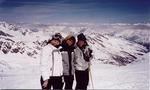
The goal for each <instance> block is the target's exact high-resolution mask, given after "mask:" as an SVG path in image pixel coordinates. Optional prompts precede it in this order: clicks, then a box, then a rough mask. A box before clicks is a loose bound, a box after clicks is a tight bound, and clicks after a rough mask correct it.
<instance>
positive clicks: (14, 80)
mask: <svg viewBox="0 0 150 90" xmlns="http://www.w3.org/2000/svg"><path fill="white" fill-rule="evenodd" d="M0 57H2V58H1V59H0V61H1V62H2V60H5V62H4V63H3V64H1V66H0V67H2V65H3V68H4V66H6V67H5V68H7V69H5V71H0V88H1V89H40V88H41V87H40V69H39V60H38V61H37V60H34V59H33V60H31V58H30V59H29V58H27V57H22V56H20V55H17V58H14V56H13V55H10V54H9V55H8V56H5V55H3V54H1V55H0ZM11 57H12V59H10V58H11ZM149 58H150V53H147V54H145V55H144V56H142V57H141V58H140V59H141V61H140V62H134V63H133V64H130V65H127V66H121V67H119V66H115V65H109V64H102V63H100V61H98V60H93V61H92V66H91V73H92V79H93V83H94V88H95V89H142V90H143V89H145V90H146V89H147V90H148V88H149ZM27 59H29V60H27ZM74 86H75V85H74ZM88 88H89V89H92V84H91V80H90V83H89V86H88Z"/></svg>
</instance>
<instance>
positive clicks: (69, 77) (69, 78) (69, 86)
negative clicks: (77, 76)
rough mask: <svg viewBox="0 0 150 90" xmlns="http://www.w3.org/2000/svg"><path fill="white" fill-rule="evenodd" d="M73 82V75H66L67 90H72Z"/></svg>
mask: <svg viewBox="0 0 150 90" xmlns="http://www.w3.org/2000/svg"><path fill="white" fill-rule="evenodd" d="M73 80H74V76H73V75H64V81H65V89H72V86H73Z"/></svg>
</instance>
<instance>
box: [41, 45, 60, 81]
mask: <svg viewBox="0 0 150 90" xmlns="http://www.w3.org/2000/svg"><path fill="white" fill-rule="evenodd" d="M40 65H41V75H42V77H43V80H47V79H49V78H50V76H62V73H63V65H62V55H61V53H60V50H59V49H57V48H55V47H54V46H52V45H51V44H48V45H46V46H45V47H43V49H42V51H41V62H40Z"/></svg>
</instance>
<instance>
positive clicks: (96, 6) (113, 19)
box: [0, 0, 150, 23]
mask: <svg viewBox="0 0 150 90" xmlns="http://www.w3.org/2000/svg"><path fill="white" fill-rule="evenodd" d="M0 21H6V22H11V23H145V22H150V0H0Z"/></svg>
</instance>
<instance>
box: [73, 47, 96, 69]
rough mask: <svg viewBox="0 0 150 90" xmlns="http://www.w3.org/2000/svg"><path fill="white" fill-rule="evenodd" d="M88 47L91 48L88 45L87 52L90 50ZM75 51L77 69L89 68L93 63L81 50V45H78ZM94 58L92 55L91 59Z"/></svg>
mask: <svg viewBox="0 0 150 90" xmlns="http://www.w3.org/2000/svg"><path fill="white" fill-rule="evenodd" d="M88 49H91V48H90V47H89V46H86V48H85V52H88ZM74 53H75V60H74V63H75V69H76V70H81V71H84V70H86V69H88V68H89V66H90V64H91V63H90V61H89V62H87V61H86V60H85V59H84V56H83V52H82V51H81V49H80V48H79V47H77V48H76V49H75V50H74ZM92 58H93V57H90V58H89V59H90V60H91V59H92Z"/></svg>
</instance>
